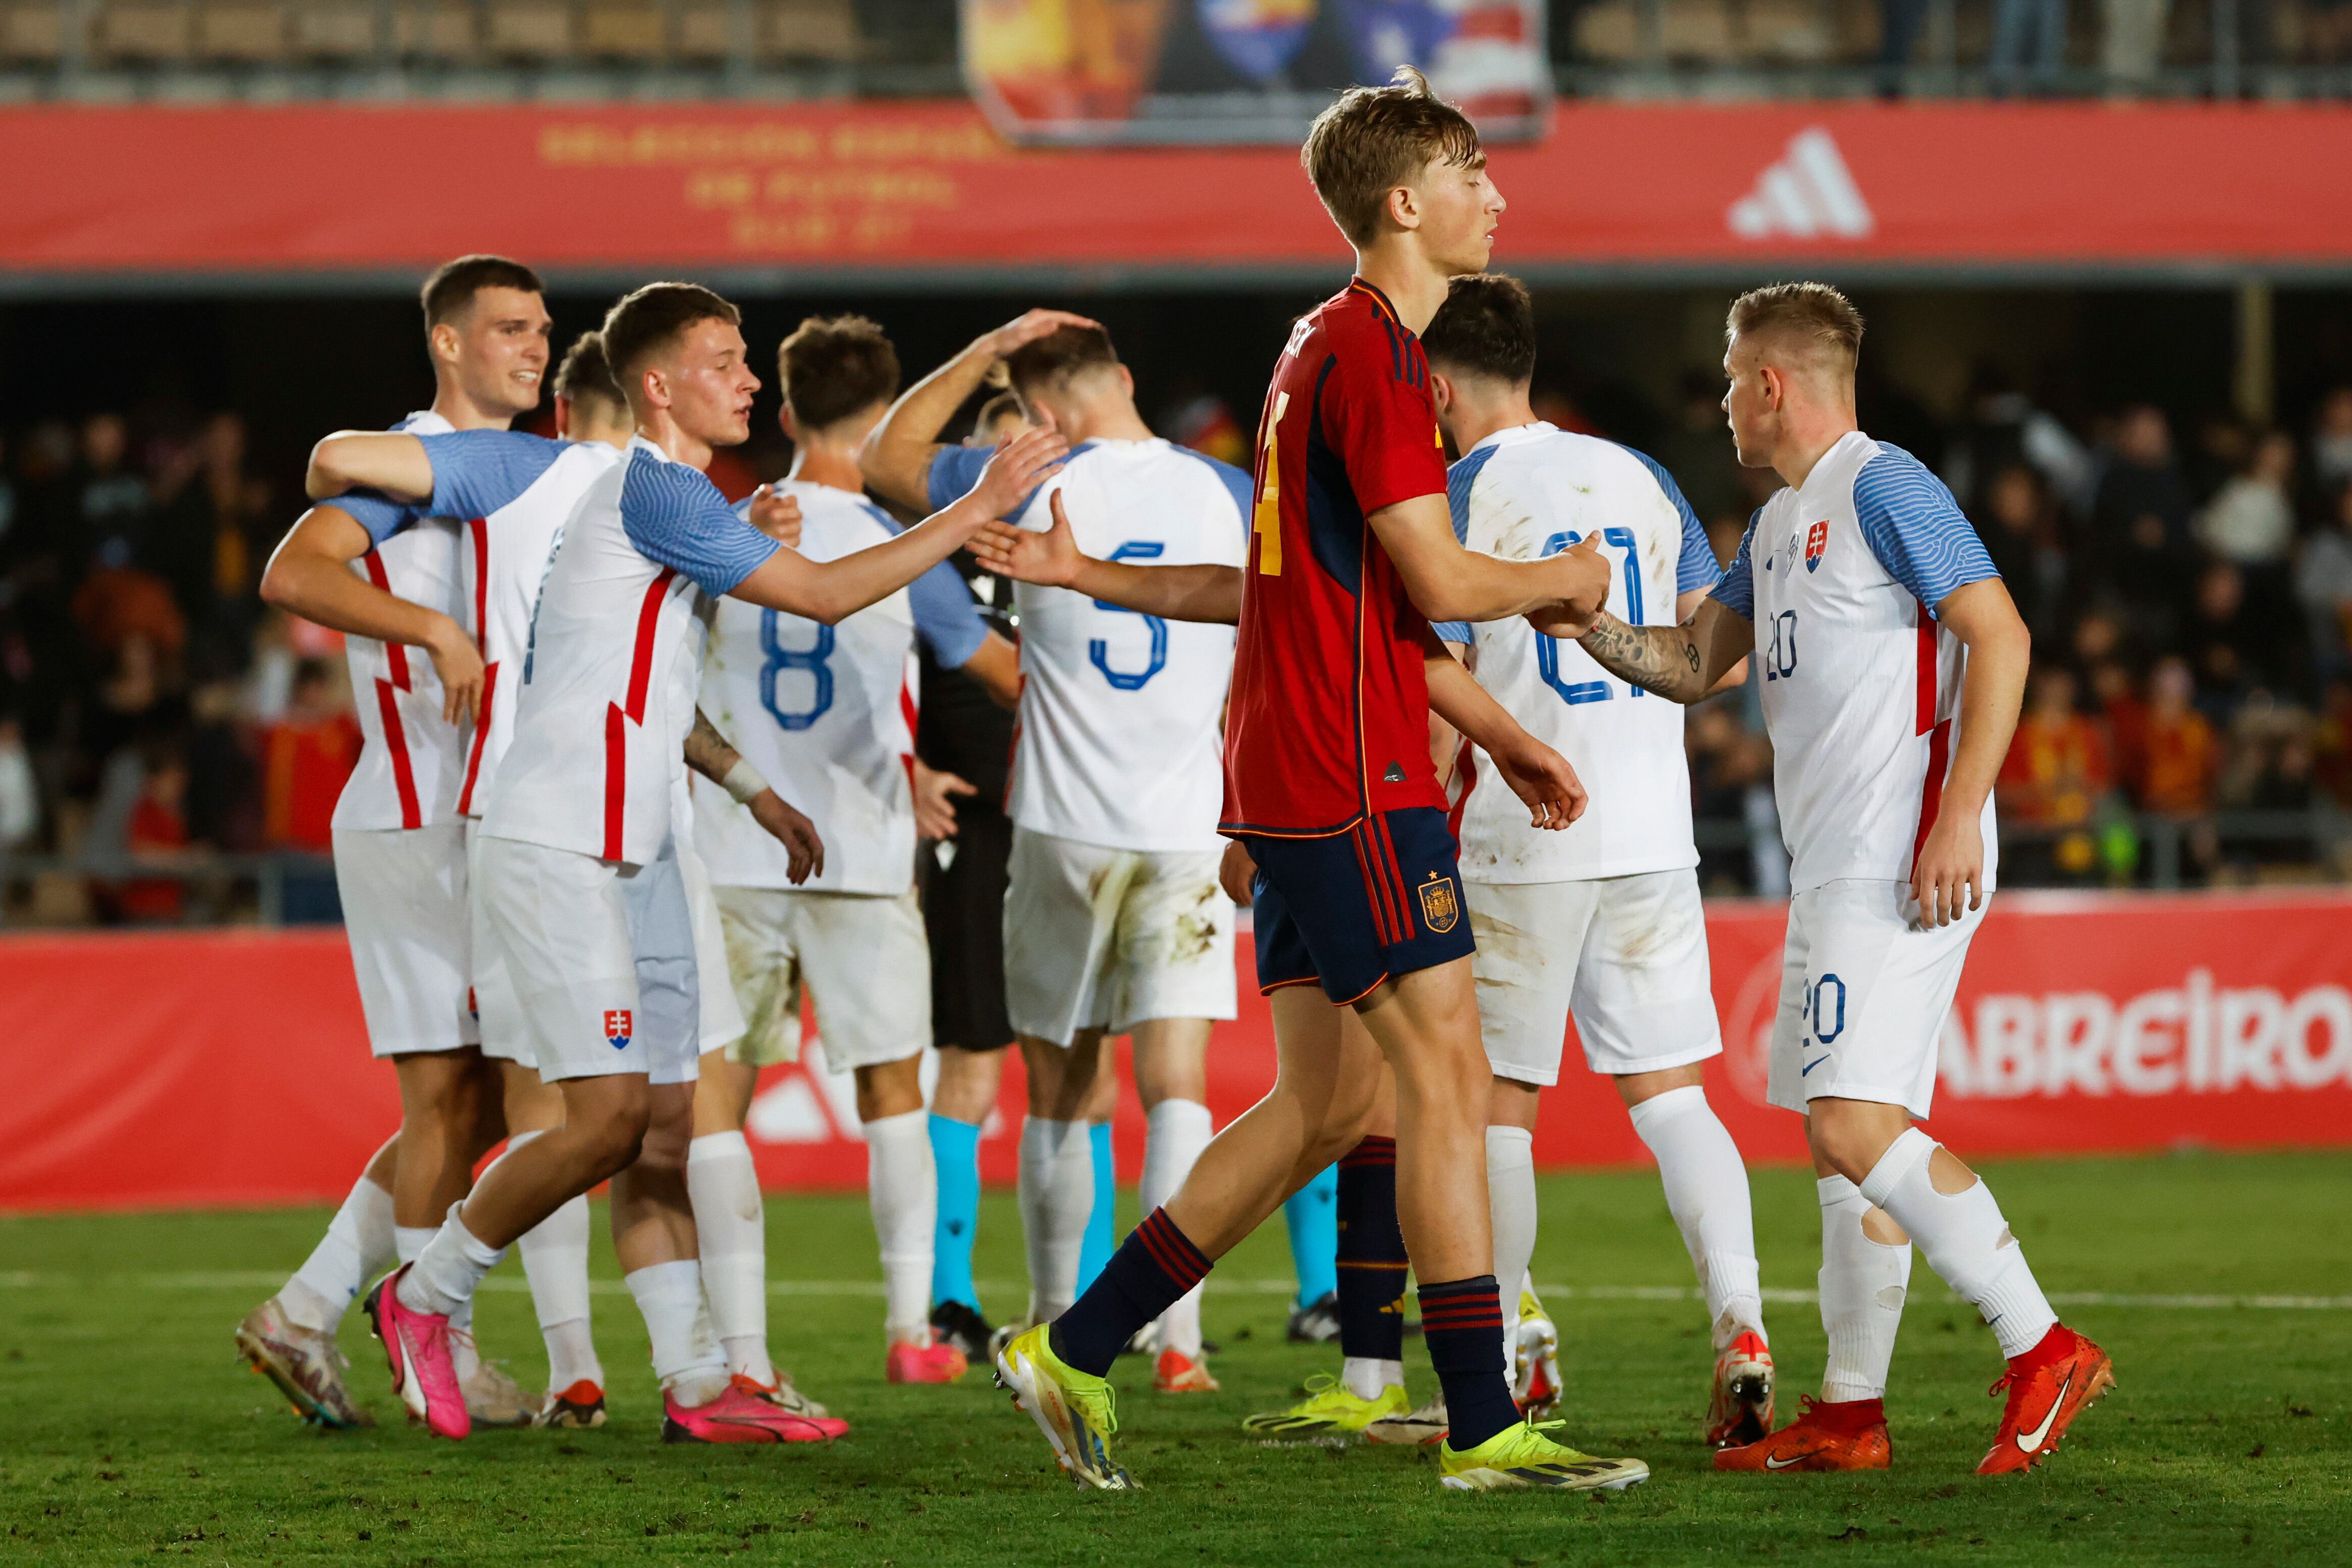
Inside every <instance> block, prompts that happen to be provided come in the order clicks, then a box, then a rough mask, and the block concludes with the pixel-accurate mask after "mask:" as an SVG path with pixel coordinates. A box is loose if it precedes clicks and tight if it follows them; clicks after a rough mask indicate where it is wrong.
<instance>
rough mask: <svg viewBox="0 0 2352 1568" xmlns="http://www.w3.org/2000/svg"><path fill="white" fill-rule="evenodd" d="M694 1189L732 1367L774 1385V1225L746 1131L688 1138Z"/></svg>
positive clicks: (710, 1284) (705, 1267) (713, 1305)
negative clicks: (771, 1346)
mask: <svg viewBox="0 0 2352 1568" xmlns="http://www.w3.org/2000/svg"><path fill="white" fill-rule="evenodd" d="M686 1191H687V1195H688V1197H689V1198H690V1199H692V1200H693V1203H694V1228H695V1230H696V1232H697V1233H698V1236H699V1237H701V1242H700V1251H701V1254H702V1264H701V1269H702V1289H703V1291H704V1293H705V1294H706V1295H708V1296H709V1298H710V1321H711V1326H712V1328H713V1330H714V1331H716V1332H717V1333H718V1335H719V1342H720V1344H721V1345H723V1346H724V1347H725V1350H726V1356H727V1370H728V1371H730V1372H739V1373H742V1374H743V1375H744V1376H746V1377H749V1378H751V1380H752V1381H753V1382H755V1383H761V1384H768V1385H770V1386H773V1385H774V1384H775V1381H776V1369H775V1368H774V1366H772V1364H770V1363H769V1361H768V1228H767V1219H766V1210H765V1208H764V1206H763V1205H761V1199H760V1173H759V1170H758V1168H757V1167H756V1166H754V1165H753V1164H752V1163H751V1144H750V1143H748V1142H745V1141H744V1138H743V1134H742V1133H740V1132H712V1133H708V1134H706V1135H704V1136H703V1137H700V1138H697V1139H696V1140H694V1142H691V1143H689V1144H688V1145H687V1150H686Z"/></svg>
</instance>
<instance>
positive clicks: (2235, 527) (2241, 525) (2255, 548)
mask: <svg viewBox="0 0 2352 1568" xmlns="http://www.w3.org/2000/svg"><path fill="white" fill-rule="evenodd" d="M2293 484H2294V437H2292V436H2289V435H2288V434H2287V433H2286V432H2284V430H2273V431H2272V432H2271V433H2270V434H2268V435H2266V436H2264V437H2262V438H2261V439H2260V440H2258V441H2256V442H2255V443H2254V447H2253V455H2252V459H2251V460H2250V461H2249V462H2248V463H2247V464H2246V466H2245V468H2244V469H2243V471H2242V472H2240V473H2237V474H2233V475H2231V477H2230V478H2229V479H2225V480H2223V481H2222V483H2221V489H2217V490H2215V491H2214V492H2213V499H2212V500H2210V501H2207V502H2206V503H2205V510H2202V511H2200V512H2199V513H2198V514H2197V540H2198V542H2199V543H2200V544H2202V545H2204V546H2205V548H2206V549H2207V550H2209V551H2210V552H2212V553H2213V554H2215V555H2216V556H2218V557H2220V558H2221V560H2223V561H2227V562H2230V563H2231V564H2233V565H2236V566H2240V567H2243V568H2246V569H2249V570H2252V569H2257V568H2264V567H2275V566H2280V565H2283V564H2284V563H2285V561H2286V552H2287V547H2288V546H2289V545H2290V544H2292V543H2294V497H2293V496H2292V495H2291V494H2290V493H2289V490H2290V487H2291V486H2293Z"/></svg>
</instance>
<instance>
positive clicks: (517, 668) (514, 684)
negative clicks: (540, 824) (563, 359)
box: [427, 432, 621, 816]
mask: <svg viewBox="0 0 2352 1568" xmlns="http://www.w3.org/2000/svg"><path fill="white" fill-rule="evenodd" d="M515 440H516V442H517V443H518V444H520V443H525V442H528V443H530V444H531V446H530V447H525V448H523V450H522V451H521V452H519V453H517V454H515V455H514V456H513V457H512V458H509V461H507V462H506V463H503V464H501V465H499V473H498V475H497V476H496V477H495V478H493V477H491V476H488V475H485V476H483V479H482V480H481V481H480V482H479V484H478V487H468V488H477V489H478V491H479V493H478V494H476V495H472V496H467V497H466V499H468V500H474V501H475V503H476V504H477V505H478V506H480V507H482V509H483V513H484V514H483V515H480V516H477V517H474V518H473V519H472V520H471V521H468V522H467V524H466V527H465V535H464V538H463V540H462V541H461V548H460V550H459V552H458V554H459V569H460V575H459V582H460V584H461V586H462V588H463V590H464V597H465V603H466V608H467V627H468V629H470V630H471V631H472V632H473V634H474V640H475V641H476V642H477V643H478V644H479V645H480V647H481V650H482V665H483V668H482V700H481V705H480V707H479V709H478V711H477V712H476V713H475V715H474V732H473V739H472V741H471V742H470V743H469V744H468V745H467V751H466V772H465V777H464V781H463V782H462V783H461V784H459V786H458V790H457V812H458V814H459V815H460V816H481V815H482V808H483V806H484V805H485V804H486V803H487V802H488V800H489V799H490V795H491V790H492V787H493V783H494V781H495V780H496V779H497V777H498V773H499V762H500V760H501V759H503V758H504V757H505V755H506V752H507V748H508V746H509V745H510V744H511V743H512V742H513V741H514V728H515V698H516V696H517V695H518V689H519V688H520V686H521V684H522V682H523V679H524V667H525V664H526V662H527V661H528V659H529V658H530V617H531V612H532V610H533V609H534V608H536V607H537V605H538V604H539V595H540V590H541V587H542V586H543V585H544V584H545V583H546V582H547V574H548V571H549V569H550V568H551V566H552V565H553V564H554V560H555V552H556V550H557V549H558V548H559V547H560V546H561V545H562V542H563V525H564V523H565V521H567V520H568V519H570V517H571V516H572V510H573V509H575V508H576V507H577V506H578V505H579V504H580V501H581V499H582V498H583V496H584V495H586V493H587V491H588V488H589V487H590V486H591V485H592V484H593V483H594V482H595V481H596V480H597V479H602V478H603V477H604V475H605V474H606V473H607V472H609V471H610V470H611V469H613V468H615V467H617V466H619V464H620V462H621V451H620V448H618V447H608V446H606V445H604V443H603V442H601V441H589V442H562V441H549V440H547V439H545V438H544V437H538V436H529V435H524V434H522V433H521V432H516V433H515ZM436 445H437V444H436ZM432 449H433V448H432V447H428V448H427V450H428V451H430V450H432ZM451 466H452V465H451V464H450V463H449V462H448V461H447V460H446V458H436V462H435V466H434V497H435V500H436V501H438V500H442V499H443V498H444V497H445V496H447V495H449V494H450V493H451V490H452V489H453V487H452V486H451V484H450V482H449V480H450V479H451V478H452V476H449V475H448V474H446V471H445V470H446V469H448V468H450V467H451ZM462 482H463V481H462V480H461V483H462Z"/></svg>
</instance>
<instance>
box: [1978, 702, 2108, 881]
mask: <svg viewBox="0 0 2352 1568" xmlns="http://www.w3.org/2000/svg"><path fill="white" fill-rule="evenodd" d="M2074 691H2075V688H2074V672H2073V671H2072V670H2070V669H2068V668H2065V667H2064V666H2063V665H2055V664H2053V665H2043V666H2042V667H2041V668H2037V669H2035V670H2034V672H2033V679H2032V697H2031V700H2030V702H2029V704H2028V706H2027V708H2026V710H2025V714H2024V717H2023V718H2021V719H2020V720H2019V721H2018V725H2017V734H2016V736H2015V738H2014V739H2012V740H2011V742H2010V746H2009V756H2008V758H2007V759H2006V760H2005V761H2003V763H2001V769H2000V779H1999V780H1998V782H1997V785H1996V787H1997V789H1998V791H1999V794H2000V809H2001V813H2002V815H2003V816H2009V817H2011V818H2013V819H2015V820H2016V821H2017V822H2018V823H2020V824H2021V825H2022V826H2029V827H2039V828H2077V829H2087V828H2088V827H2089V826H2090V822H2091V818H2092V816H2093V814H2094V813H2095V812H2096V811H2097V809H2098V806H2099V803H2100V801H2101V800H2102V799H2103V798H2105V795H2106V794H2107V792H2108V790H2110V789H2111V788H2113V787H2114V784H2115V767H2114V763H2113V760H2112V759H2111V758H2110V757H2109V755H2108V752H2107V744H2106V742H2105V739H2104V738H2103V737H2102V736H2101V735H2100V733H2099V731H2098V727H2097V726H2096V725H2095V724H2093V723H2092V722H2091V721H2089V720H2088V719H2085V718H2084V717H2083V715H2082V714H2081V713H2079V712H2077V711H2075V709H2074ZM2020 848H2021V849H2023V850H2025V852H2026V853H2025V854H2024V856H2023V859H2024V860H2025V862H2026V864H2027V865H2028V866H2032V864H2033V863H2035V862H2037V861H2038V862H2042V864H2043V865H2044V866H2046V868H2048V869H2050V870H2053V871H2055V872H2057V873H2059V874H2060V875H2061V876H2063V877H2070V878H2071V877H2079V876H2082V875H2083V874H2084V873H2085V872H2087V871H2089V870H2091V869H2092V868H2093V866H2094V864H2095V862H2096V859H2097V855H2096V850H2095V846H2094V844H2093V843H2092V840H2091V836H2090V834H2089V833H2088V832H2087V831H2081V832H2070V833H2066V834H2064V835H2063V836H2062V837H2058V838H2056V839H2053V840H2052V841H2050V842H2048V843H2047V844H2042V843H2036V844H2033V845H2031V846H2026V845H2021V846H2020Z"/></svg>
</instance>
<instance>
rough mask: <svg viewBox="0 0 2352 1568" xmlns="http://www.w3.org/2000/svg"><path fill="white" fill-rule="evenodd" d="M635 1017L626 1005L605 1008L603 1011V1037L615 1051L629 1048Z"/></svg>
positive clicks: (634, 1031)
mask: <svg viewBox="0 0 2352 1568" xmlns="http://www.w3.org/2000/svg"><path fill="white" fill-rule="evenodd" d="M635 1024H636V1019H635V1015H634V1014H632V1013H631V1012H630V1011H629V1009H628V1008H626V1007H612V1008H607V1009H606V1010H605V1013H604V1039H605V1042H606V1043H607V1044H608V1045H610V1046H611V1047H613V1048H614V1050H616V1051H625V1050H627V1049H628V1048H629V1039H630V1037H631V1036H633V1035H635V1033H636V1027H635Z"/></svg>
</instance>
